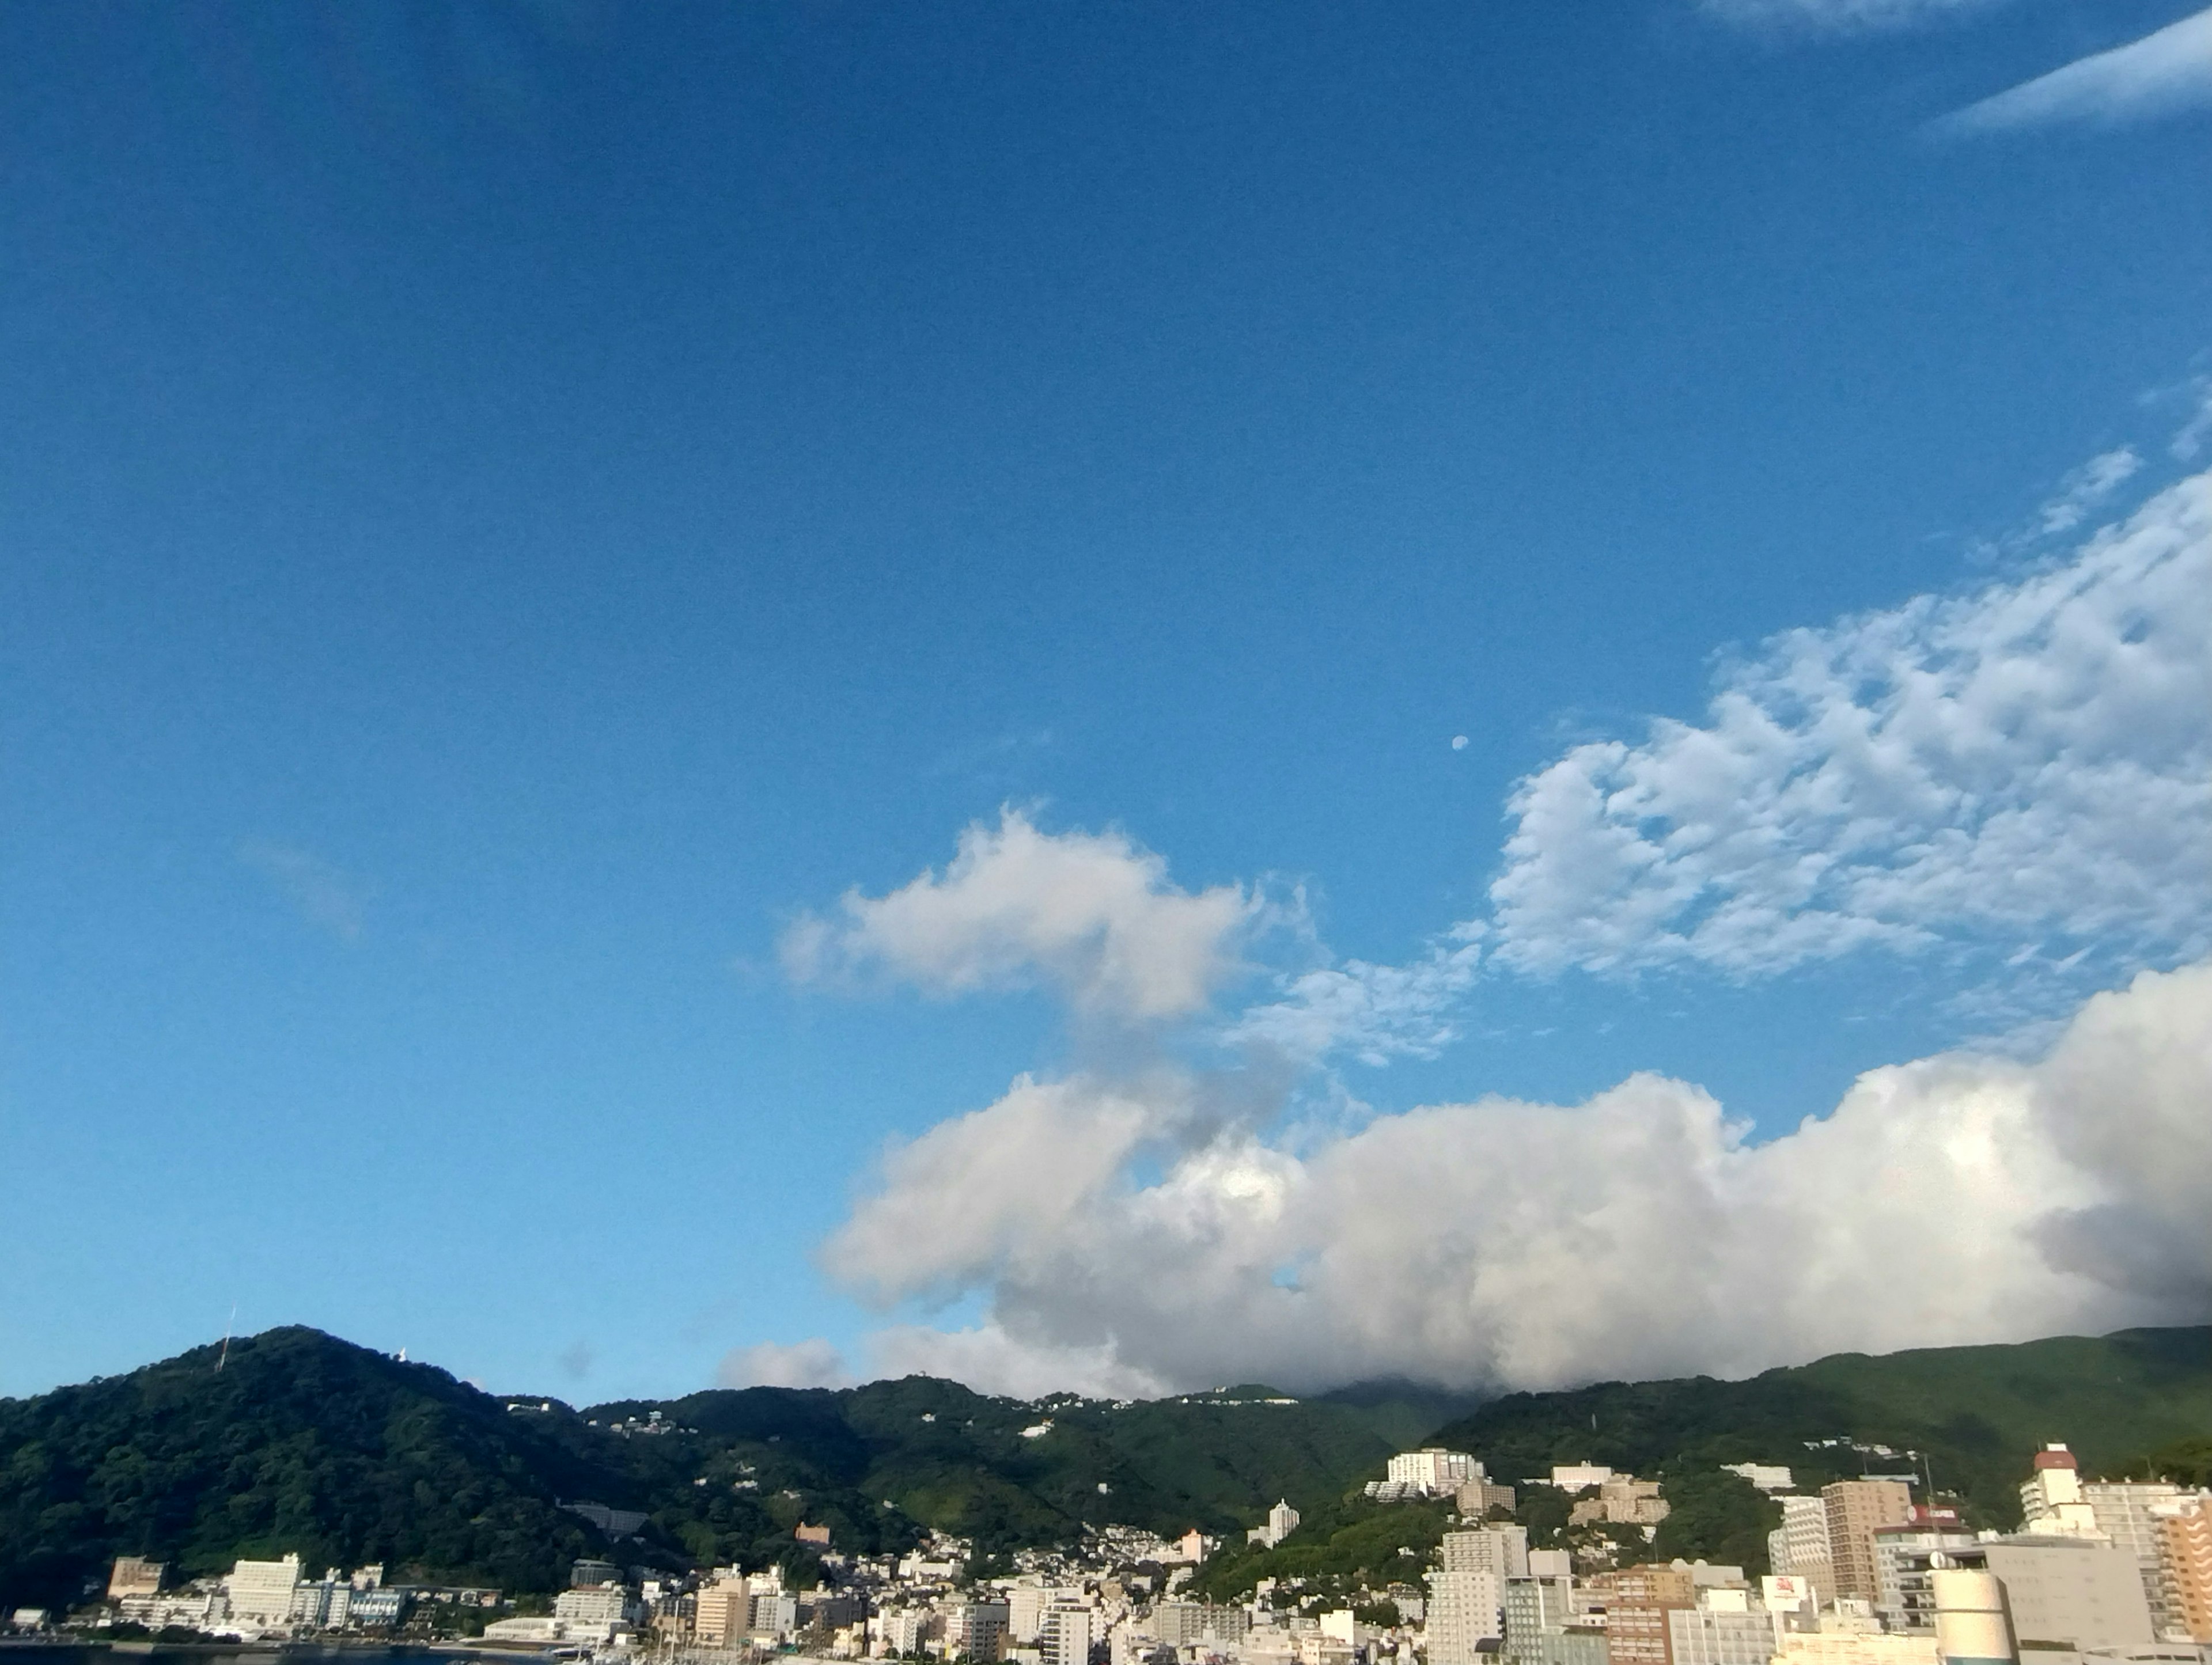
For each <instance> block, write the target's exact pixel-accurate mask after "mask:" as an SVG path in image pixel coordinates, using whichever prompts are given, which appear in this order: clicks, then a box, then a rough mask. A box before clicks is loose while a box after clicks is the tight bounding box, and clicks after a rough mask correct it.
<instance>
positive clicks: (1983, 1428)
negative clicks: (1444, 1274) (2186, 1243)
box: [1436, 1328, 2212, 1526]
mask: <svg viewBox="0 0 2212 1665" xmlns="http://www.w3.org/2000/svg"><path fill="white" fill-rule="evenodd" d="M2207 1436H2212V1328H2191V1329H2140V1330H2121V1331H2118V1332H2117V1333H2115V1334H2111V1335H2107V1336H2103V1337H2100V1338H2090V1337H2086V1336H2058V1337H2055V1338H2053V1339H2051V1340H2045V1341H2028V1342H2022V1343H2020V1344H2018V1345H2015V1346H1982V1347H1931V1348H1924V1349H1921V1350H1918V1351H1916V1352H1897V1353H1888V1354H1885V1355H1883V1356H1881V1357H1878V1358H1877V1357H1871V1356H1869V1355H1868V1354H1865V1353H1838V1354H1836V1355H1834V1356H1833V1357H1832V1358H1823V1359H1820V1360H1819V1361H1818V1362H1817V1363H1814V1364H1802V1365H1796V1366H1793V1367H1790V1368H1787V1369H1783V1370H1768V1371H1766V1372H1765V1374H1763V1375H1760V1376H1753V1377H1751V1378H1749V1379H1748V1380H1747V1381H1742V1382H1721V1381H1716V1380H1715V1379H1714V1378H1712V1377H1711V1376H1688V1377H1684V1378H1681V1379H1679V1380H1675V1381H1667V1382H1600V1383H1598V1384H1597V1385H1595V1386H1594V1387H1589V1388H1578V1389H1574V1390H1572V1391H1571V1392H1566V1393H1547V1394H1509V1395H1505V1396H1504V1397H1503V1398H1501V1399H1495V1400H1492V1401H1490V1402H1489V1403H1487V1404H1486V1405H1483V1406H1481V1407H1479V1408H1478V1409H1476V1410H1475V1411H1474V1412H1473V1413H1471V1414H1469V1415H1468V1416H1465V1417H1463V1418H1462V1419H1459V1420H1458V1421H1455V1422H1453V1423H1451V1424H1449V1425H1448V1426H1446V1427H1444V1428H1443V1429H1441V1430H1440V1431H1438V1432H1437V1436H1436V1438H1437V1441H1438V1442H1439V1443H1445V1444H1449V1445H1454V1446H1457V1447H1460V1448H1462V1449H1467V1450H1470V1451H1473V1452H1474V1453H1476V1454H1477V1455H1480V1456H1481V1457H1482V1458H1483V1459H1484V1461H1486V1463H1487V1464H1488V1466H1489V1468H1490V1471H1491V1473H1492V1475H1493V1476H1495V1477H1497V1478H1498V1479H1501V1480H1505V1481H1508V1482H1509V1483H1510V1482H1511V1481H1513V1480H1518V1479H1521V1478H1522V1477H1524V1476H1530V1475H1541V1474H1548V1473H1549V1472H1550V1470H1551V1468H1552V1465H1553V1464H1554V1463H1559V1462H1577V1461H1584V1460H1588V1461H1592V1462H1600V1463H1606V1464H1608V1465H1610V1466H1611V1467H1613V1468H1621V1469H1629V1470H1632V1471H1634V1472H1635V1473H1637V1474H1644V1475H1656V1474H1662V1473H1667V1472H1683V1473H1686V1472H1691V1471H1697V1470H1707V1471H1710V1470H1711V1469H1713V1468H1717V1466H1718V1465H1720V1464H1722V1463H1725V1462H1768V1463H1782V1464H1786V1465H1787V1466H1789V1467H1790V1468H1791V1469H1793V1470H1794V1471H1796V1477H1797V1480H1798V1484H1799V1486H1801V1487H1803V1486H1808V1485H1816V1484H1819V1483H1821V1482H1823V1481H1826V1480H1843V1479H1850V1478H1854V1477H1856V1476H1857V1475H1859V1474H1866V1473H1873V1474H1901V1473H1903V1472H1905V1470H1906V1469H1908V1468H1911V1469H1915V1470H1918V1469H1920V1468H1922V1467H1923V1462H1924V1465H1925V1467H1926V1468H1927V1470H1928V1472H1930V1473H1932V1474H1933V1477H1934V1480H1935V1483H1936V1489H1937V1491H1938V1492H1942V1493H1943V1494H1946V1495H1948V1496H1951V1497H1954V1498H1958V1499H1959V1500H1960V1501H1961V1502H1963V1503H1964V1504H1966V1508H1967V1510H1968V1512H1969V1514H1970V1515H1971V1516H1972V1518H1973V1519H1974V1520H1975V1522H1977V1523H1978V1524H1983V1525H1990V1526H2009V1525H2012V1524H2015V1522H2017V1521H2018V1519H2019V1516H2020V1504H2019V1498H2018V1495H2017V1488H2018V1486H2019V1484H2020V1482H2021V1480H2023V1479H2024V1478H2025V1477H2026V1475H2027V1461H2028V1458H2029V1456H2030V1455H2031V1454H2032V1453H2033V1451H2034V1450H2035V1449H2036V1448H2037V1447H2038V1446H2039V1445H2041V1444H2043V1443H2045V1442H2046V1441H2049V1440H2063V1442H2065V1443H2067V1444H2069V1445H2070V1446H2072V1447H2073V1449H2075V1452H2076V1453H2077V1454H2078V1455H2080V1457H2081V1464H2082V1467H2083V1468H2084V1469H2085V1470H2087V1471H2088V1472H2092V1473H2094V1472H2099V1471H2106V1472H2112V1473H2117V1472H2118V1471H2119V1470H2120V1469H2122V1468H2125V1467H2127V1466H2128V1465H2130V1463H2131V1462H2133V1461H2137V1460H2139V1459H2141V1458H2142V1456H2143V1455H2144V1454H2147V1453H2151V1452H2154V1451H2156V1450H2158V1449H2160V1448H2161V1447H2168V1446H2172V1445H2173V1444H2174V1443H2176V1442H2181V1441H2186V1440H2189V1439H2191V1438H2192V1437H2195V1438H2199V1439H2201V1438H2203V1437H2207ZM1875 1446H1887V1447H1888V1448H1889V1449H1891V1450H1892V1451H1893V1452H1897V1453H1904V1452H1908V1451H1910V1452H1916V1453H1919V1454H1922V1455H1921V1458H1920V1459H1918V1460H1911V1459H1906V1458H1905V1457H1903V1456H1901V1455H1899V1456H1883V1455H1881V1454H1880V1453H1879V1452H1876V1451H1873V1450H1870V1449H1862V1448H1868V1447H1875ZM2169 1466H2171V1464H2170V1463H2169Z"/></svg>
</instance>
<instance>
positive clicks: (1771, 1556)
mask: <svg viewBox="0 0 2212 1665" xmlns="http://www.w3.org/2000/svg"><path fill="white" fill-rule="evenodd" d="M1774 1501H1775V1502H1777V1503H1778V1504H1781V1505H1782V1524H1781V1525H1780V1526H1778V1527H1777V1528H1775V1529H1774V1530H1773V1531H1771V1532H1770V1533H1768V1534H1766V1559H1767V1561H1768V1563H1769V1564H1770V1565H1771V1566H1772V1567H1773V1569H1774V1571H1776V1572H1778V1573H1781V1574H1784V1575H1786V1576H1789V1577H1797V1578H1807V1579H1810V1580H1811V1581H1812V1583H1814V1586H1815V1587H1816V1588H1817V1589H1819V1590H1820V1595H1821V1597H1822V1598H1823V1599H1824V1600H1825V1599H1827V1598H1830V1597H1832V1596H1833V1595H1835V1593H1836V1578H1835V1571H1834V1569H1833V1568H1832V1566H1831V1565H1830V1563H1829V1559H1828V1506H1827V1504H1826V1503H1824V1502H1822V1501H1821V1500H1820V1498H1800V1497H1784V1498H1776V1499H1775V1500H1774Z"/></svg>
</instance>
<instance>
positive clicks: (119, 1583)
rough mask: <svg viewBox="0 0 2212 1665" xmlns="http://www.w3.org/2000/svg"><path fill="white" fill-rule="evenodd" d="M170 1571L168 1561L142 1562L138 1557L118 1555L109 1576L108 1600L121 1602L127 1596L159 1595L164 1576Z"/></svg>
mask: <svg viewBox="0 0 2212 1665" xmlns="http://www.w3.org/2000/svg"><path fill="white" fill-rule="evenodd" d="M168 1570H169V1565H168V1563H167V1562H166V1561H142V1560H140V1559H138V1557H137V1556H136V1555H118V1556H117V1557H116V1558H115V1566H114V1569H113V1571H111V1572H109V1574H108V1575H107V1599H108V1600H109V1601H121V1600H122V1599H123V1598H124V1597H125V1596H126V1595H160V1594H161V1577H162V1575H163V1574H165V1573H167V1571H168Z"/></svg>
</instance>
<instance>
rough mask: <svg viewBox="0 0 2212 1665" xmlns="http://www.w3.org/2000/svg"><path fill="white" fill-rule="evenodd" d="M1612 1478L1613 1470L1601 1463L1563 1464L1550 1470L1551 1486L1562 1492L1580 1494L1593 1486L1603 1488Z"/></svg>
mask: <svg viewBox="0 0 2212 1665" xmlns="http://www.w3.org/2000/svg"><path fill="white" fill-rule="evenodd" d="M1612 1478H1613V1470H1612V1469H1610V1468H1606V1467H1605V1466H1604V1465H1603V1464H1602V1463H1595V1462H1563V1463H1559V1464H1558V1465H1557V1466H1555V1467H1554V1468H1553V1470H1552V1484H1553V1485H1554V1486H1558V1487H1559V1490H1560V1491H1562V1492H1581V1491H1583V1490H1586V1489H1587V1488H1588V1487H1590V1486H1603V1485H1604V1484H1605V1483H1606V1482H1607V1480H1611V1479H1612Z"/></svg>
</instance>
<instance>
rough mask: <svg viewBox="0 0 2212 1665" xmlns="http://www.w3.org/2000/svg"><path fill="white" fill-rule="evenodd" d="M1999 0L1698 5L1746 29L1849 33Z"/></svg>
mask: <svg viewBox="0 0 2212 1665" xmlns="http://www.w3.org/2000/svg"><path fill="white" fill-rule="evenodd" d="M2002 3H2003V0H1701V5H1700V9H1702V10H1703V11H1705V13H1706V14H1707V15H1710V16H1713V17H1717V18H1720V19H1721V20H1723V21H1725V22H1729V23H1735V24H1737V25H1739V26H1741V27H1750V28H1767V29H1773V28H1796V29H1810V30H1818V31H1821V32H1824V33H1857V32H1863V31H1872V30H1877V29H1902V28H1911V27H1916V26H1918V25H1922V24H1927V23H1934V22H1939V21H1943V20H1946V19H1948V18H1952V17H1957V16H1960V15H1964V14H1966V13H1968V12H1975V11H1985V10H1987V9H1990V7H1991V6H1994V5H2001V4H2002Z"/></svg>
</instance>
